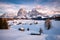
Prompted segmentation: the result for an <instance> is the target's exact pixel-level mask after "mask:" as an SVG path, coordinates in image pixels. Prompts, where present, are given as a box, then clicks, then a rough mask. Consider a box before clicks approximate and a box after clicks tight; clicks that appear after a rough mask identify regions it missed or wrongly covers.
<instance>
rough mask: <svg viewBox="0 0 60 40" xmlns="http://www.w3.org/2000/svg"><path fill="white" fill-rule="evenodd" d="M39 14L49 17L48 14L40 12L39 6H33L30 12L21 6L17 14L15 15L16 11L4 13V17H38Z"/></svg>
mask: <svg viewBox="0 0 60 40" xmlns="http://www.w3.org/2000/svg"><path fill="white" fill-rule="evenodd" d="M38 16H40V17H47V15H46V14H44V13H41V12H39V11H38V10H37V8H33V9H32V10H31V11H29V12H27V11H26V9H24V8H20V9H19V11H18V12H17V15H15V14H14V13H5V14H3V15H2V17H5V18H36V17H38Z"/></svg>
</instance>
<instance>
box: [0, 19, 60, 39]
mask: <svg viewBox="0 0 60 40" xmlns="http://www.w3.org/2000/svg"><path fill="white" fill-rule="evenodd" d="M35 22H38V24H35ZM8 25H10V29H9V30H0V40H60V21H55V20H51V29H49V30H47V29H46V28H45V21H43V20H40V21H37V20H36V21H34V20H13V21H12V20H10V21H8ZM21 27H23V28H24V29H25V31H19V30H18V29H19V28H21ZM27 28H29V29H30V30H29V31H27ZM40 28H41V29H42V30H43V33H42V34H41V35H30V34H31V33H39V30H40Z"/></svg>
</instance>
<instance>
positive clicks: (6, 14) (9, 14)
mask: <svg viewBox="0 0 60 40" xmlns="http://www.w3.org/2000/svg"><path fill="white" fill-rule="evenodd" d="M15 16H16V14H14V13H4V14H2V15H1V17H3V18H14V17H15Z"/></svg>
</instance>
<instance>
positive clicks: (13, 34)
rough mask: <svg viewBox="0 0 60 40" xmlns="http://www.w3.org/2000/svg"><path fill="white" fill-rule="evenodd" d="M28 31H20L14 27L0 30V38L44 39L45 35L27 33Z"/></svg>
mask: <svg viewBox="0 0 60 40" xmlns="http://www.w3.org/2000/svg"><path fill="white" fill-rule="evenodd" d="M29 33H30V32H21V31H17V30H14V29H10V30H0V40H45V38H46V36H47V35H29Z"/></svg>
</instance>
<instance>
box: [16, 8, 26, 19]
mask: <svg viewBox="0 0 60 40" xmlns="http://www.w3.org/2000/svg"><path fill="white" fill-rule="evenodd" d="M26 14H27V11H26V10H25V9H24V8H21V9H19V11H18V13H17V17H18V18H25V17H26Z"/></svg>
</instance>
